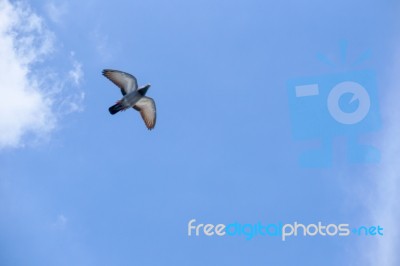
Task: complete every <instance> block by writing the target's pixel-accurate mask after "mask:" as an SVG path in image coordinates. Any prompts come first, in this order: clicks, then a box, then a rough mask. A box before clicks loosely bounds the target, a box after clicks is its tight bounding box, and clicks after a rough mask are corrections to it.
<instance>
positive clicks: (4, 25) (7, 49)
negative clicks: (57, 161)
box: [0, 0, 84, 149]
mask: <svg viewBox="0 0 400 266" xmlns="http://www.w3.org/2000/svg"><path fill="white" fill-rule="evenodd" d="M0 43H1V45H0V58H1V60H0V95H1V97H0V149H1V148H5V147H21V146H23V145H24V144H25V141H24V137H26V136H34V137H35V139H38V138H39V139H40V138H42V137H45V136H47V135H48V134H49V133H50V132H51V131H52V130H53V129H54V128H55V127H56V125H57V121H58V118H59V114H60V112H59V111H58V110H56V109H55V106H59V105H58V104H57V103H59V102H60V101H62V102H65V101H66V100H67V101H69V105H79V103H76V101H82V99H83V96H84V95H83V92H81V91H79V92H76V91H75V92H74V93H66V92H65V89H64V88H65V87H66V84H67V83H66V82H65V81H63V80H62V78H61V79H60V74H57V73H56V72H55V71H54V70H52V69H51V68H47V69H46V70H41V69H40V68H39V67H37V66H38V64H39V63H42V64H43V63H44V62H45V61H46V59H47V58H48V57H49V55H50V54H52V53H53V52H54V43H55V35H54V33H53V32H51V31H50V30H49V29H48V28H47V27H46V25H45V22H44V20H43V18H41V17H40V16H38V15H37V14H36V13H35V12H33V11H32V10H31V9H30V8H29V6H28V5H27V4H24V3H22V2H9V1H8V0H2V1H0ZM69 73H70V74H69V75H72V76H71V77H69V78H72V80H73V84H74V86H79V84H80V82H81V80H82V77H83V72H82V65H81V64H80V63H79V62H78V61H77V60H76V59H75V58H73V60H72V69H71V71H70V72H69ZM52 77H53V78H52ZM77 95H78V96H77ZM65 106H66V105H65ZM72 109H73V110H74V111H75V110H77V108H76V107H73V108H72Z"/></svg>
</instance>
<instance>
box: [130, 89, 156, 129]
mask: <svg viewBox="0 0 400 266" xmlns="http://www.w3.org/2000/svg"><path fill="white" fill-rule="evenodd" d="M133 108H134V109H135V110H137V111H139V112H140V115H141V116H142V118H143V121H144V123H145V124H146V126H147V128H148V129H149V130H152V129H153V128H154V126H155V125H156V118H157V114H156V104H155V102H154V100H153V99H152V98H150V97H146V96H144V97H142V98H141V99H140V100H139V101H138V102H137V103H136V104H135V105H134V106H133Z"/></svg>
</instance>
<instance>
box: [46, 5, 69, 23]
mask: <svg viewBox="0 0 400 266" xmlns="http://www.w3.org/2000/svg"><path fill="white" fill-rule="evenodd" d="M45 11H46V13H47V16H48V17H49V18H50V20H51V21H53V22H54V23H57V24H59V23H61V22H62V18H63V17H64V16H65V15H66V14H67V12H68V6H67V3H66V2H60V1H57V3H55V2H54V1H49V2H47V3H46V5H45Z"/></svg>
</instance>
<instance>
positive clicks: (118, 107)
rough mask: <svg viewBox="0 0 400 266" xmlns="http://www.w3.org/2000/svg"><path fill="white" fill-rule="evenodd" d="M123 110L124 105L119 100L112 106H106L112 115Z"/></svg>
mask: <svg viewBox="0 0 400 266" xmlns="http://www.w3.org/2000/svg"><path fill="white" fill-rule="evenodd" d="M123 110H125V107H124V106H123V105H122V104H121V101H118V102H117V103H116V104H114V105H113V106H111V107H110V108H108V111H109V112H110V114H112V115H114V114H116V113H118V112H119V111H123Z"/></svg>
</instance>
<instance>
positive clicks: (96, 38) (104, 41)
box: [91, 27, 120, 62]
mask: <svg viewBox="0 0 400 266" xmlns="http://www.w3.org/2000/svg"><path fill="white" fill-rule="evenodd" d="M91 40H92V42H93V44H94V47H95V50H96V52H97V54H98V55H99V58H100V59H101V60H102V61H106V62H107V61H110V60H112V59H113V57H114V56H115V55H116V54H117V53H118V52H119V51H120V44H119V43H118V42H112V41H111V40H110V38H109V36H108V35H107V34H106V33H105V32H103V31H102V30H101V28H100V27H98V28H97V29H95V30H93V31H92V33H91Z"/></svg>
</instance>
